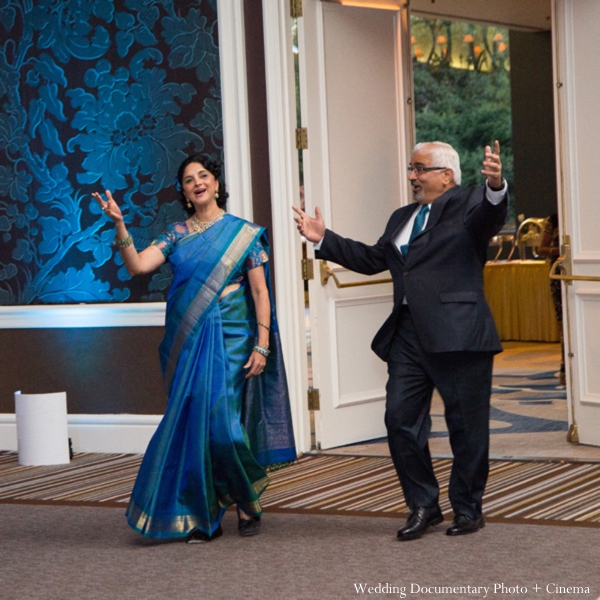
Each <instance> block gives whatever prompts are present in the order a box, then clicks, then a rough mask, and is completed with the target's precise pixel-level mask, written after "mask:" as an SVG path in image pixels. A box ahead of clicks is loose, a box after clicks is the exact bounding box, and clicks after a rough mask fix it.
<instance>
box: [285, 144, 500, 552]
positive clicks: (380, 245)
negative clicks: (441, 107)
mask: <svg viewBox="0 0 600 600" xmlns="http://www.w3.org/2000/svg"><path fill="white" fill-rule="evenodd" d="M408 173H409V180H410V183H411V186H412V193H413V199H414V203H413V204H412V205H409V206H405V207H403V208H400V209H398V210H396V211H395V212H394V213H393V214H392V216H391V218H390V220H389V221H388V224H387V227H386V229H385V231H384V233H383V235H382V236H381V238H380V239H379V240H378V241H377V243H376V244H375V245H373V246H369V245H366V244H363V243H361V242H357V241H354V240H350V239H347V238H343V237H341V236H339V235H337V234H336V233H334V232H333V231H330V230H329V229H326V227H325V223H324V221H323V218H322V216H321V212H320V210H319V209H318V208H316V209H315V217H314V218H312V217H310V216H309V215H307V214H306V213H305V212H304V211H302V210H300V209H299V208H297V207H293V209H294V211H295V212H296V213H297V214H296V216H294V220H295V221H296V223H297V225H298V230H299V231H300V233H301V234H302V235H303V236H305V237H306V238H307V239H308V240H309V241H312V242H314V243H315V247H316V250H317V252H316V256H317V258H321V259H326V260H332V261H334V262H336V263H338V264H341V265H343V266H344V267H346V268H348V269H351V270H353V271H357V272H359V273H364V274H366V275H373V274H375V273H380V272H381V271H385V270H388V269H389V271H390V272H391V274H392V279H393V282H394V308H393V311H392V314H391V315H390V317H389V318H388V319H387V320H386V322H385V323H384V324H383V326H382V327H381V329H380V330H379V331H378V333H377V334H376V336H375V338H374V339H373V343H372V349H373V351H374V352H375V353H376V354H377V355H378V356H379V357H380V358H382V359H383V360H384V361H386V362H387V363H388V376H389V377H388V382H387V387H386V412H385V424H386V428H387V432H388V443H389V447H390V452H391V456H392V460H393V462H394V466H395V468H396V471H397V473H398V478H399V479H400V484H401V486H402V489H403V491H404V497H405V500H406V503H407V505H408V507H409V509H410V511H411V514H410V516H409V518H408V520H407V522H406V524H405V525H404V526H403V527H401V528H400V529H399V531H398V534H397V537H398V539H400V540H411V539H415V538H418V537H420V536H421V535H422V534H423V533H425V532H426V531H427V530H428V529H429V527H431V526H433V525H437V524H439V523H441V522H442V521H443V516H442V512H441V510H440V507H439V486H438V482H437V480H436V477H435V474H434V470H433V465H432V461H431V455H430V452H429V444H428V438H429V434H430V431H431V417H430V414H429V411H430V407H431V397H432V394H433V390H434V388H437V389H438V391H439V392H440V395H441V396H442V399H443V401H444V406H445V417H446V423H447V426H448V432H449V435H450V444H451V447H452V452H453V454H454V462H453V466H452V473H451V476H450V484H449V499H450V503H451V505H452V508H453V510H454V521H453V523H452V525H451V526H450V527H449V528H448V529H447V531H446V533H447V535H462V534H467V533H474V532H476V531H478V530H479V529H481V528H482V527H483V526H484V520H483V516H482V498H483V492H484V488H485V484H486V481H487V476H488V469H489V467H488V453H489V413H490V395H491V383H492V366H493V356H494V354H495V353H497V352H501V351H502V346H501V344H500V339H499V337H498V333H497V331H496V327H495V324H494V320H493V317H492V313H491V311H490V309H489V306H488V304H487V302H486V299H485V296H484V291H483V266H484V264H485V262H486V259H487V247H488V242H489V239H490V238H491V237H492V236H493V235H496V234H497V233H498V232H499V231H500V229H501V228H502V225H503V224H504V222H505V220H506V214H507V204H508V194H507V185H506V182H505V181H504V180H503V179H502V164H501V161H500V145H499V143H498V142H497V141H496V142H494V149H493V150H492V149H491V148H490V146H486V148H485V152H484V160H483V169H482V171H481V173H482V174H483V175H485V177H486V184H485V186H477V187H471V188H468V189H464V190H463V189H461V188H460V181H461V173H460V160H459V157H458V154H457V153H456V151H455V150H454V148H452V146H450V145H448V144H445V143H442V142H427V143H422V144H417V146H415V148H414V150H413V154H412V158H411V164H410V166H409V167H408Z"/></svg>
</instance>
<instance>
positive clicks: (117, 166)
mask: <svg viewBox="0 0 600 600" xmlns="http://www.w3.org/2000/svg"><path fill="white" fill-rule="evenodd" d="M216 16H217V15H216V2H215V1H214V0H208V1H207V0H190V1H185V2H184V1H183V0H95V1H94V2H90V1H89V0H0V31H1V32H2V36H1V37H0V40H1V41H0V105H1V106H2V111H1V112H0V239H1V240H2V245H1V246H0V304H4V305H8V304H43V303H57V302H61V303H63V302H77V303H79V302H113V301H124V300H131V301H156V300H163V299H164V294H165V291H166V289H167V288H168V285H169V280H170V272H169V269H168V267H166V266H165V268H163V269H161V270H160V271H159V272H158V273H156V274H154V275H153V276H148V277H145V278H144V277H140V278H136V279H135V280H131V279H130V277H129V275H128V274H127V272H126V270H125V268H124V266H123V264H122V261H121V258H120V255H119V254H118V253H114V252H113V250H112V249H111V246H110V243H111V241H112V240H113V238H114V227H113V226H112V223H111V222H108V221H107V219H106V217H105V216H104V215H103V214H102V213H101V212H100V211H99V210H98V206H97V204H96V203H95V202H94V201H93V200H92V199H91V197H90V194H91V192H92V191H95V190H104V189H111V190H112V191H113V192H117V198H118V201H119V202H120V204H121V207H122V209H123V213H124V216H125V219H126V222H127V224H128V226H129V229H130V231H131V233H132V235H133V237H134V239H135V241H136V245H137V246H138V248H143V247H145V246H146V245H147V244H148V243H149V241H150V240H152V239H153V238H154V237H156V236H157V235H158V234H159V233H160V232H161V231H162V229H164V228H165V227H166V225H167V224H168V223H170V222H172V221H175V220H180V219H181V218H182V216H183V214H182V210H181V208H180V206H179V204H178V203H177V202H176V201H175V198H176V194H177V192H176V190H174V189H173V181H174V178H175V174H176V170H177V167H178V166H179V164H180V162H181V161H182V160H183V159H184V158H185V156H186V155H187V154H189V153H190V152H196V151H202V150H204V151H206V152H208V153H210V154H212V155H221V154H222V118H221V101H220V81H219V59H218V57H219V55H218V47H217V45H216V41H215V40H216V27H217V19H216ZM119 192H120V193H119Z"/></svg>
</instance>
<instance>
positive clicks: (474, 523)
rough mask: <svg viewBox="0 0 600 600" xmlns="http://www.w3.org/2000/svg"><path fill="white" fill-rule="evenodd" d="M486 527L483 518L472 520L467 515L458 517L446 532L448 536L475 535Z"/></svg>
mask: <svg viewBox="0 0 600 600" xmlns="http://www.w3.org/2000/svg"><path fill="white" fill-rule="evenodd" d="M484 527H485V521H484V520H483V517H479V519H471V517H467V515H457V516H456V517H455V518H454V521H453V522H452V525H450V527H448V529H447V530H446V535H465V534H467V533H475V532H476V531H479V530H480V529H483V528H484Z"/></svg>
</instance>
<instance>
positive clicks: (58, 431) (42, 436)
mask: <svg viewBox="0 0 600 600" xmlns="http://www.w3.org/2000/svg"><path fill="white" fill-rule="evenodd" d="M15 415H16V419H17V447H18V450H19V464H20V465H24V466H39V465H64V464H68V463H69V430H68V426H67V394H66V392H57V393H55V394H21V392H15Z"/></svg>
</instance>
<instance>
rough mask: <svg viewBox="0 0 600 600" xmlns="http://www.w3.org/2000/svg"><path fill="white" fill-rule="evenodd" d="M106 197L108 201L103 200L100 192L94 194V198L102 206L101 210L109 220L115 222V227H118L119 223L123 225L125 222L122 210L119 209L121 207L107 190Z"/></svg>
mask: <svg viewBox="0 0 600 600" xmlns="http://www.w3.org/2000/svg"><path fill="white" fill-rule="evenodd" d="M104 195H105V196H106V201H105V200H104V199H103V198H102V195H101V194H99V193H98V192H94V193H93V194H92V197H93V198H94V200H96V202H97V203H98V204H99V205H100V208H101V209H102V211H103V212H104V214H105V215H106V216H107V217H108V218H109V219H112V220H113V221H114V223H115V225H117V224H118V223H122V222H123V214H122V213H121V209H120V208H119V205H118V204H117V203H116V202H115V199H114V198H113V197H112V194H111V193H110V191H109V190H106V191H105V192H104Z"/></svg>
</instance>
